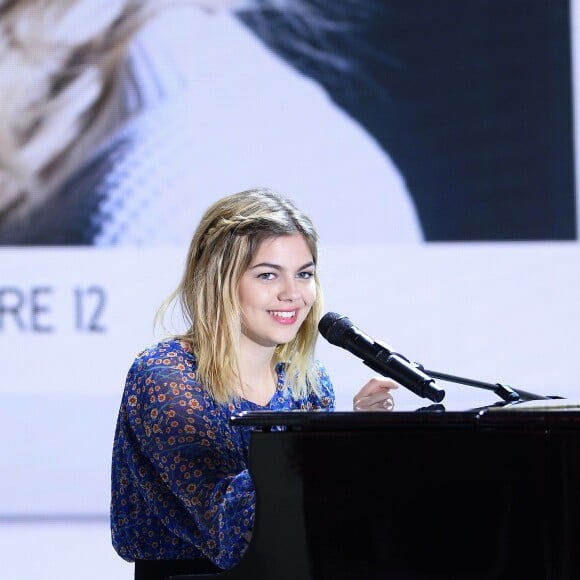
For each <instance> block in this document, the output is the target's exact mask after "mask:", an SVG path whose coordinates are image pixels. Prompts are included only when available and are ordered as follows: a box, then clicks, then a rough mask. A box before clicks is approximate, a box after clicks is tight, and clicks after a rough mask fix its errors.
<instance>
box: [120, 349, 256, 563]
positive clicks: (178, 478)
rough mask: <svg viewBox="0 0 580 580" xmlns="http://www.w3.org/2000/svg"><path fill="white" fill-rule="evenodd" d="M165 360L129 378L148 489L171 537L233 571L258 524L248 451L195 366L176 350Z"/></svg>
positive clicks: (145, 363) (136, 369) (147, 362)
mask: <svg viewBox="0 0 580 580" xmlns="http://www.w3.org/2000/svg"><path fill="white" fill-rule="evenodd" d="M162 356H163V357H164V358H161V357H155V356H151V357H149V358H140V359H137V361H136V362H135V363H134V365H133V367H132V368H131V370H130V371H129V375H128V378H127V389H126V393H127V395H128V397H127V406H128V418H129V424H130V428H131V430H132V431H133V432H134V434H135V437H136V439H137V442H138V448H139V449H140V452H141V453H142V455H143V456H144V458H145V459H146V460H147V461H146V462H144V463H143V464H142V465H141V466H140V467H139V471H140V473H139V475H140V476H141V479H142V492H143V494H144V497H145V500H146V501H147V503H148V505H149V506H150V508H151V509H152V511H153V512H154V513H155V514H156V515H157V516H158V517H159V518H160V519H161V521H162V522H163V524H164V525H165V526H166V527H167V528H168V529H170V530H171V532H173V534H175V535H177V536H178V537H180V538H182V539H183V540H185V541H188V542H191V543H193V544H194V545H195V546H196V547H198V549H200V550H201V552H202V553H203V554H204V555H205V556H206V557H207V558H209V559H210V560H211V561H212V562H214V563H215V564H216V565H217V566H219V567H220V568H229V567H231V566H233V565H234V564H235V563H237V562H238V561H239V560H240V558H241V556H242V555H243V553H244V551H245V549H246V547H247V543H248V542H247V539H246V538H245V537H244V534H246V532H249V531H250V530H251V528H252V523H253V520H254V506H255V492H254V487H253V484H252V481H251V479H250V476H249V473H248V470H247V464H246V460H245V457H244V452H243V451H242V450H240V442H239V441H236V440H235V436H236V434H235V433H234V431H233V430H232V428H231V427H230V426H229V425H228V424H227V416H226V414H225V412H224V411H223V409H221V408H220V407H219V406H217V405H215V404H213V403H212V402H211V400H210V399H209V398H208V397H207V395H205V396H204V392H203V389H202V387H201V386H200V385H199V383H198V382H197V381H196V380H195V372H194V370H193V369H192V367H191V363H189V364H188V362H187V361H186V360H185V359H184V358H183V357H182V356H179V355H178V354H177V353H175V352H169V353H165V354H164V355H163V354H162ZM246 535H247V534H246Z"/></svg>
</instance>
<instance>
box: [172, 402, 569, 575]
mask: <svg viewBox="0 0 580 580" xmlns="http://www.w3.org/2000/svg"><path fill="white" fill-rule="evenodd" d="M435 407H437V406H435ZM232 422H234V423H236V424H240V425H253V426H255V427H256V429H257V430H256V431H255V432H254V433H253V434H252V435H251V446H250V472H251V474H252V477H253V480H254V483H255V487H256V502H257V504H256V521H255V525H254V533H253V537H252V541H251V543H250V546H249V548H248V550H247V552H246V554H245V555H244V557H243V559H242V560H241V562H240V563H239V564H238V565H237V566H235V567H234V568H232V569H230V570H227V571H224V572H222V573H219V574H214V575H199V574H198V575H180V576H173V577H172V580H194V579H196V580H200V579H207V580H210V579H216V578H220V579H225V580H361V579H365V580H367V579H368V580H371V579H373V580H374V579H379V578H380V579H393V580H453V579H457V580H484V579H485V580H487V579H509V580H520V579H521V580H524V579H525V580H536V579H537V580H544V579H545V580H548V579H550V580H578V579H580V412H579V411H578V410H577V409H576V410H572V409H560V410H558V409H525V408H515V407H514V408H504V407H498V408H494V407H492V408H486V409H483V410H473V411H466V412H438V411H416V412H393V413H375V412H372V413H352V412H309V413H306V412H286V413H272V412H253V413H248V414H245V415H240V416H237V417H233V418H232ZM280 425H283V426H285V430H277V429H276V426H280Z"/></svg>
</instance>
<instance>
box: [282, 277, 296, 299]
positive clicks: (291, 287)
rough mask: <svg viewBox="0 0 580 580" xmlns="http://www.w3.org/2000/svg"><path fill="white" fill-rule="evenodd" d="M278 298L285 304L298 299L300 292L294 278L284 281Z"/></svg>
mask: <svg viewBox="0 0 580 580" xmlns="http://www.w3.org/2000/svg"><path fill="white" fill-rule="evenodd" d="M278 298H279V299H280V300H284V301H285V302H294V301H295V300H298V298H300V291H299V289H298V285H297V283H296V280H295V279H294V278H292V279H288V280H285V282H284V284H283V286H282V288H281V289H280V293H279V294H278Z"/></svg>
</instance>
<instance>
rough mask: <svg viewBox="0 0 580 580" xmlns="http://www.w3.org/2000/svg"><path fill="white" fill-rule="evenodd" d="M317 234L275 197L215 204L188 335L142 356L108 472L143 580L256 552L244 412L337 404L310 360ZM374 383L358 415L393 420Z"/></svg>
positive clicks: (197, 260) (196, 258) (184, 304)
mask: <svg viewBox="0 0 580 580" xmlns="http://www.w3.org/2000/svg"><path fill="white" fill-rule="evenodd" d="M317 261H318V254H317V234H316V232H315V230H314V227H313V225H312V222H311V221H310V219H309V218H308V217H307V216H305V215H304V214H302V213H301V212H299V211H298V210H297V209H296V207H295V206H294V205H293V204H292V203H291V202H290V201H289V200H287V199H285V198H283V197H281V196H279V195H278V194H276V193H274V192H272V191H270V190H267V189H255V190H249V191H244V192H241V193H237V194H234V195H231V196H228V197H225V198H223V199H221V200H219V201H217V202H216V203H215V204H214V205H213V206H211V207H210V208H209V209H208V210H207V211H206V213H205V215H204V216H203V218H202V220H201V222H200V224H199V227H198V229H197V231H196V232H195V234H194V236H193V240H192V242H191V245H190V248H189V251H188V254H187V259H186V267H185V272H184V275H183V278H182V280H181V283H180V284H179V286H178V288H177V290H176V291H175V293H174V294H173V295H172V296H171V297H170V298H169V300H168V301H167V302H166V304H165V305H164V307H162V309H161V312H160V314H163V312H164V310H165V309H167V308H168V307H169V305H170V304H171V303H172V302H173V301H174V300H175V299H177V300H179V303H180V305H181V308H182V311H183V314H184V317H185V320H186V323H187V331H186V332H185V333H184V334H182V335H181V336H177V337H174V338H172V339H170V340H165V341H163V342H160V343H159V344H157V345H155V346H153V347H151V348H148V349H147V350H145V351H143V352H142V353H141V354H140V355H139V356H138V357H137V358H136V360H135V362H134V363H133V365H132V367H131V369H130V371H129V374H128V377H127V382H126V386H125V391H124V393H123V399H122V403H121V408H120V412H119V417H118V423H117V429H116V434H115V442H114V450H113V466H112V505H111V527H112V537H113V544H114V546H115V549H116V550H117V552H118V553H119V555H121V556H122V557H123V558H125V559H126V560H129V561H133V560H134V561H135V562H136V567H135V577H136V578H137V579H139V580H143V579H161V578H163V577H165V576H167V575H170V574H176V573H188V572H189V573H195V572H208V571H216V572H217V571H219V570H221V569H226V568H229V567H231V566H233V565H234V564H236V563H237V562H238V561H239V560H240V558H241V557H242V555H243V554H244V551H245V549H246V547H247V545H248V543H249V541H250V538H251V531H252V524H253V520H254V506H255V492H254V487H253V484H252V480H251V478H250V474H249V472H248V445H249V435H250V433H249V430H247V429H244V428H240V427H233V426H231V425H230V423H229V419H230V417H231V416H232V415H233V414H236V413H240V412H242V411H245V410H255V409H269V410H288V409H304V410H314V409H328V410H331V409H332V408H333V405H334V393H333V388H332V384H331V381H330V378H329V377H328V374H327V373H326V370H325V369H324V367H323V366H322V365H321V364H320V363H318V362H317V361H315V359H314V347H315V342H316V338H317V334H318V330H317V325H318V321H319V319H320V317H321V314H322V300H321V291H320V287H319V281H318V277H317V274H316V265H317ZM395 387H396V384H395V383H393V381H390V380H387V379H385V380H378V379H373V380H371V381H370V382H369V383H367V384H366V385H365V386H364V387H363V389H361V391H360V392H359V393H358V394H357V395H356V396H355V398H354V400H355V407H356V408H357V409H362V410H364V409H374V408H381V409H390V408H392V407H393V399H392V396H391V394H390V390H391V389H392V388H395Z"/></svg>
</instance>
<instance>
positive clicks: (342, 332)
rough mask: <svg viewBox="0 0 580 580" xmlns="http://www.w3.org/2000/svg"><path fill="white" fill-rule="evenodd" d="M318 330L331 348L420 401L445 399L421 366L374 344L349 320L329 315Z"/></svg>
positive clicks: (331, 313) (377, 343)
mask: <svg viewBox="0 0 580 580" xmlns="http://www.w3.org/2000/svg"><path fill="white" fill-rule="evenodd" d="M318 330H319V331H320V334H322V336H324V338H326V340H328V342H330V343H331V344H334V345H336V346H340V347H342V348H344V349H346V350H348V351H349V352H351V353H352V354H354V355H355V356H357V357H359V358H360V359H362V361H363V363H364V364H365V365H367V366H368V367H370V368H371V369H373V370H374V371H376V372H378V373H380V374H381V375H383V376H385V377H390V378H392V379H394V380H395V381H397V382H398V383H400V384H401V385H403V386H404V387H406V388H407V389H409V390H411V391H413V393H415V394H416V395H419V397H424V398H426V399H430V400H431V401H435V402H436V403H439V402H441V401H442V400H443V397H445V391H443V390H441V389H439V388H438V387H437V386H436V384H435V379H433V378H432V377H430V376H429V375H427V374H425V373H424V372H423V371H422V370H421V369H420V368H419V367H418V365H416V364H415V363H412V362H410V361H409V360H407V359H406V358H405V357H404V356H402V355H400V354H398V353H396V352H393V351H392V350H391V349H390V347H388V346H387V345H386V344H382V343H379V342H377V341H375V340H373V339H372V338H371V337H370V336H368V335H366V334H365V333H364V332H362V330H360V329H359V328H357V327H356V326H355V325H354V324H353V323H352V322H351V320H350V319H349V318H347V317H346V316H342V315H341V314H337V313H336V312H328V313H327V314H325V315H324V316H323V317H322V318H321V319H320V322H319V323H318Z"/></svg>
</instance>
